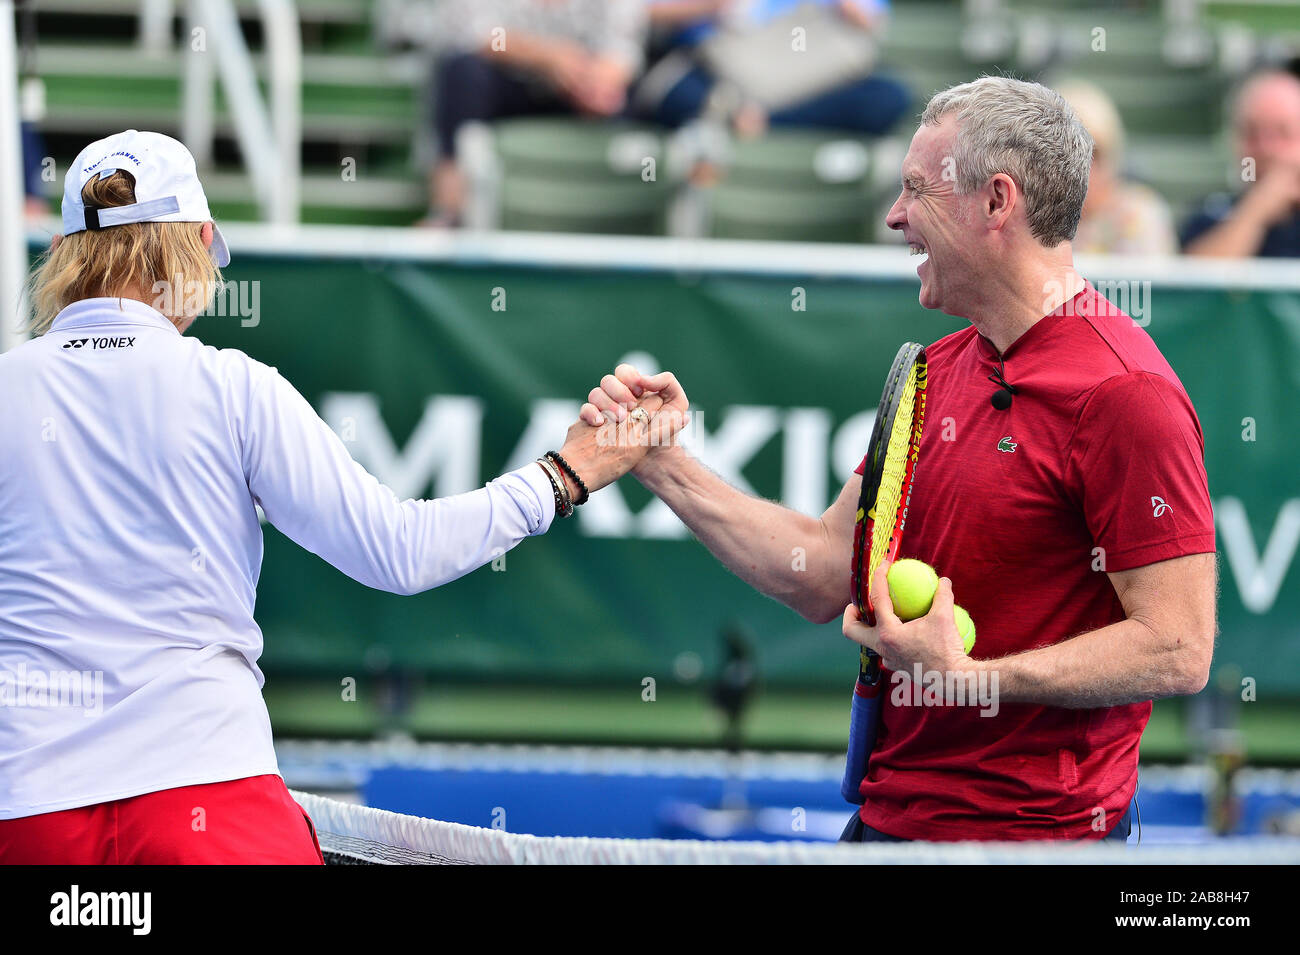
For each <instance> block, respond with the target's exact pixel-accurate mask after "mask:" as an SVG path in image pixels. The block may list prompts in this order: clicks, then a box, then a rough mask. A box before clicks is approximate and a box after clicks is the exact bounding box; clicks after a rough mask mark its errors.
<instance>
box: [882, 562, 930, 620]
mask: <svg viewBox="0 0 1300 955" xmlns="http://www.w3.org/2000/svg"><path fill="white" fill-rule="evenodd" d="M886 579H887V580H888V581H889V599H890V600H891V601H893V603H894V613H896V614H898V619H899V620H915V619H916V618H917V617H924V616H925V615H926V614H927V613H929V612H930V605H931V604H932V603H934V595H935V593H936V592H937V591H938V590H939V575H938V574H936V573H935V572H934V568H933V567H931V566H930V565H929V564H927V563H925V562H924V561H919V560H912V559H910V558H908V559H904V560H900V561H895V562H894V563H893V564H892V565H891V566H890V568H889V575H888V577H887V578H886Z"/></svg>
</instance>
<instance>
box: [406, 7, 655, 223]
mask: <svg viewBox="0 0 1300 955" xmlns="http://www.w3.org/2000/svg"><path fill="white" fill-rule="evenodd" d="M645 22H646V20H645V0H441V3H440V4H439V6H438V8H437V23H438V29H437V31H436V35H435V36H434V37H433V38H432V39H433V43H434V46H435V50H436V51H437V52H436V55H437V62H436V73H437V75H436V80H435V83H436V89H435V95H434V110H435V116H434V126H435V129H436V132H437V139H438V159H437V161H436V163H435V165H434V168H433V172H432V174H431V176H430V184H429V188H430V214H429V218H427V219H424V220H422V221H421V224H422V225H433V226H454V225H459V223H460V215H461V210H462V208H463V205H464V193H465V184H464V177H463V175H462V173H461V171H460V169H459V168H458V166H457V164H456V133H457V131H459V129H460V128H461V126H463V125H464V124H465V123H467V122H470V121H472V120H484V121H490V120H494V119H502V118H504V117H507V116H526V115H535V114H546V113H570V114H585V115H591V116H613V115H615V114H617V113H620V112H622V110H623V108H624V105H625V103H626V100H627V88H628V85H629V84H630V83H631V82H632V80H633V78H634V77H635V76H636V74H637V73H638V71H639V70H640V69H641V65H642V49H643V47H644V43H645Z"/></svg>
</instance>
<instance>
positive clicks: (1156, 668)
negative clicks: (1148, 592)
mask: <svg viewBox="0 0 1300 955" xmlns="http://www.w3.org/2000/svg"><path fill="white" fill-rule="evenodd" d="M1198 661H1199V648H1198V646H1197V645H1196V643H1195V641H1193V640H1192V638H1191V636H1190V635H1187V636H1169V635H1161V634H1158V633H1156V632H1155V631H1153V630H1152V629H1151V628H1150V627H1148V626H1147V625H1146V624H1144V623H1142V622H1140V621H1138V620H1133V619H1129V620H1121V621H1120V622H1119V623H1115V624H1111V625H1110V626H1109V627H1102V628H1101V629H1100V630H1094V631H1092V632H1091V633H1085V634H1081V635H1080V636H1077V637H1074V638H1072V639H1070V640H1063V641H1062V642H1060V643H1057V644H1053V645H1052V646H1050V647H1040V648H1039V649H1037V650H1027V651H1025V652H1024V653H1016V654H1012V655H1011V656H1007V657H1002V658H1000V659H997V660H981V661H978V664H977V665H978V667H979V669H981V670H985V671H989V672H996V673H997V679H998V699H999V700H1000V701H1001V702H1003V703H1039V704H1042V705H1044V706H1063V707H1068V708H1072V709H1091V708H1094V707H1103V706H1120V705H1122V704H1125V703H1141V702H1145V701H1147V700H1154V699H1160V698H1162V697H1167V696H1185V695H1188V694H1192V693H1197V692H1199V691H1200V690H1201V689H1202V688H1203V687H1204V685H1205V680H1204V676H1203V669H1204V668H1202V667H1201V666H1200V665H1199V662H1198Z"/></svg>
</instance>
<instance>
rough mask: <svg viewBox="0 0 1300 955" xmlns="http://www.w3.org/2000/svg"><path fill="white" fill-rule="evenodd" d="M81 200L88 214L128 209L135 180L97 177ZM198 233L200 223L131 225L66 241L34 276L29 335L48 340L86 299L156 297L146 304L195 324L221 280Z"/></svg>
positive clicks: (123, 174) (45, 257)
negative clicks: (57, 320)
mask: <svg viewBox="0 0 1300 955" xmlns="http://www.w3.org/2000/svg"><path fill="white" fill-rule="evenodd" d="M81 198H82V200H83V201H84V202H85V203H86V207H87V208H91V207H94V208H101V209H103V208H109V207H112V206H126V205H130V204H132V203H133V202H135V177H134V176H132V175H131V174H130V173H129V172H126V171H125V170H118V171H117V172H115V173H113V174H112V175H110V176H108V177H107V178H105V179H101V178H100V176H99V174H98V173H96V174H95V175H94V176H93V177H92V178H91V179H90V180H89V181H88V182H87V183H86V185H85V186H83V187H82V190H81ZM200 232H201V227H200V225H199V224H198V223H196V222H133V223H129V224H127V225H116V226H111V227H109V228H105V229H100V230H97V231H90V230H85V231H82V232H74V233H72V234H71V235H66V236H64V237H63V239H62V241H60V242H59V243H58V244H57V245H56V246H55V247H53V248H51V249H50V250H49V251H48V252H46V253H45V254H44V255H43V256H42V257H41V260H40V262H39V263H38V265H37V267H36V271H35V273H34V274H33V276H32V282H31V301H32V305H33V308H34V315H33V317H32V320H31V323H30V324H29V325H28V331H30V332H31V333H32V334H33V335H44V334H45V333H46V332H47V331H49V330H50V323H51V322H53V321H54V317H55V316H56V315H58V314H59V312H61V311H62V310H63V309H65V308H67V307H68V306H69V305H71V304H72V303H73V302H79V301H81V300H82V299H84V298H101V297H116V296H124V297H135V296H139V295H143V296H149V295H152V296H155V298H154V300H153V301H152V302H150V303H149V304H151V305H152V306H153V307H154V308H156V309H158V311H160V312H162V313H163V314H164V315H166V316H167V317H168V318H169V319H171V320H172V321H173V322H177V321H184V320H186V319H193V318H195V317H196V316H198V315H199V314H201V313H202V312H205V311H207V309H208V308H209V307H210V306H211V304H212V300H213V297H214V296H215V295H216V291H217V285H218V283H219V282H220V281H221V272H220V270H219V269H218V268H217V266H216V263H214V262H213V261H212V256H211V255H210V254H209V253H208V250H207V248H206V247H205V246H204V245H203V239H202V237H201V235H200Z"/></svg>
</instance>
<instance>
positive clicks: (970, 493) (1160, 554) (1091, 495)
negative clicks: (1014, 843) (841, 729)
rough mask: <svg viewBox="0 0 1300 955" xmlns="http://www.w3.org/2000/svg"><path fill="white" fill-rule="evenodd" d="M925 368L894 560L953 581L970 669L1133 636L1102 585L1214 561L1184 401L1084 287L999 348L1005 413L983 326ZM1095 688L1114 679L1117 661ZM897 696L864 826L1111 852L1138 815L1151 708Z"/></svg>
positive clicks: (1142, 337) (1158, 364)
mask: <svg viewBox="0 0 1300 955" xmlns="http://www.w3.org/2000/svg"><path fill="white" fill-rule="evenodd" d="M927 353H928V358H929V373H930V374H929V398H928V405H927V410H926V430H925V433H924V435H923V438H922V444H921V456H920V459H919V463H918V465H917V474H916V480H915V484H914V487H913V491H912V503H911V508H910V510H909V512H908V522H907V526H906V529H905V532H904V534H903V538H902V546H901V549H900V556H901V557H916V558H919V559H921V560H924V561H926V562H927V563H930V564H932V565H933V566H934V567H935V568H936V569H937V570H938V571H939V573H940V574H941V575H945V576H947V577H949V578H951V579H952V583H953V592H954V596H955V598H956V601H957V603H959V604H961V605H962V606H963V607H965V608H966V609H967V610H968V611H970V614H971V617H972V618H973V619H974V621H975V625H976V628H977V631H978V640H977V643H976V645H975V649H974V651H973V654H972V655H973V656H975V657H978V658H995V657H1000V656H1005V655H1007V654H1009V653H1015V652H1017V651H1022V650H1028V649H1031V648H1035V647H1043V646H1048V645H1051V644H1054V643H1058V642H1060V641H1062V640H1067V639H1069V638H1070V637H1073V636H1076V635H1078V634H1080V633H1086V632H1088V631H1091V630H1096V629H1099V628H1101V627H1105V626H1108V625H1110V624H1113V623H1116V622H1117V621H1120V620H1123V619H1124V610H1123V607H1122V606H1121V605H1120V602H1119V598H1118V597H1117V596H1116V594H1115V590H1114V588H1113V587H1112V586H1111V583H1110V580H1109V578H1108V577H1107V575H1106V571H1121V570H1129V569H1132V568H1135V567H1141V566H1144V565H1146V564H1152V563H1156V562H1157V561H1163V560H1169V559H1171V558H1174V557H1181V556H1184V555H1187V554H1201V553H1210V552H1213V551H1214V519H1213V514H1212V512H1211V508H1210V497H1209V491H1208V487H1207V482H1206V477H1205V466H1204V463H1203V462H1204V442H1203V439H1202V435H1201V428H1200V423H1199V422H1198V421H1197V418H1196V412H1195V410H1194V409H1193V408H1192V404H1191V401H1190V400H1189V399H1188V397H1187V393H1186V391H1184V389H1183V386H1182V383H1181V382H1179V380H1178V376H1177V375H1175V374H1174V372H1173V369H1171V368H1170V367H1169V364H1168V363H1167V362H1166V361H1165V360H1164V357H1163V356H1162V355H1161V354H1160V352H1159V350H1158V349H1157V348H1156V346H1155V343H1154V342H1152V340H1151V338H1150V336H1149V335H1147V333H1146V331H1145V330H1143V329H1142V328H1139V327H1138V326H1137V325H1136V324H1135V323H1134V321H1133V320H1132V319H1131V318H1129V317H1128V316H1127V315H1124V314H1123V313H1122V312H1119V311H1118V310H1117V309H1115V308H1114V307H1113V306H1111V305H1109V303H1108V302H1107V301H1106V299H1105V298H1104V297H1102V296H1101V295H1099V294H1098V293H1097V292H1096V291H1095V290H1094V289H1093V288H1092V287H1091V286H1088V287H1087V288H1085V289H1084V290H1083V291H1082V292H1080V293H1079V295H1078V296H1077V297H1076V298H1075V299H1073V301H1071V302H1069V303H1067V304H1066V305H1064V306H1062V307H1061V308H1060V309H1058V310H1057V311H1056V312H1054V313H1052V314H1051V315H1048V316H1047V317H1045V318H1043V319H1042V320H1040V321H1039V322H1038V323H1036V324H1035V325H1034V326H1033V327H1032V328H1030V329H1029V330H1028V331H1027V332H1025V333H1024V334H1023V335H1022V336H1021V337H1020V338H1019V339H1017V340H1016V341H1015V342H1014V343H1013V344H1012V345H1011V346H1010V347H1009V348H1008V349H1007V350H1006V352H1005V354H1004V355H1003V360H1004V362H1005V374H1006V379H1007V380H1008V381H1010V382H1011V383H1012V384H1014V385H1015V386H1016V388H1017V389H1019V393H1018V394H1017V395H1016V396H1015V398H1014V400H1013V401H1012V404H1011V407H1010V408H1009V409H1007V410H1005V411H998V410H996V409H995V408H993V407H992V405H991V404H990V402H989V398H990V396H991V395H992V393H993V392H994V391H995V390H996V386H995V385H993V384H992V383H990V382H989V380H988V376H989V374H990V373H992V372H993V371H996V370H997V367H998V366H997V355H996V351H995V349H994V347H993V345H992V343H991V342H989V341H988V339H986V338H984V337H983V336H981V335H979V334H978V333H977V332H976V331H975V329H974V328H973V327H971V328H966V329H964V330H962V331H959V332H957V333H955V334H952V335H949V336H947V337H946V338H943V339H941V340H939V341H938V342H936V343H934V344H933V345H931V346H930V347H929V348H928V349H927ZM1096 674H1097V680H1098V681H1099V682H1104V681H1105V680H1107V679H1109V677H1108V675H1107V661H1105V660H1098V661H1096ZM890 677H892V674H889V673H887V674H886V678H887V679H889V678H890ZM889 686H890V687H891V690H892V689H893V684H889ZM910 687H911V684H910V682H909V683H908V684H907V688H908V689H909V690H910ZM900 696H901V694H899V693H895V692H890V693H888V694H887V696H886V699H885V702H884V710H883V713H882V719H881V723H882V725H881V730H880V734H879V738H878V740H877V743H876V748H875V750H874V752H873V754H872V757H871V763H870V770H869V773H868V776H867V778H866V779H865V780H864V781H863V784H862V793H863V795H864V796H865V797H866V802H865V804H864V805H863V807H862V812H861V815H862V820H863V822H865V823H866V824H867V825H869V826H871V827H872V828H875V829H879V830H880V831H882V832H886V833H889V834H891V835H897V836H903V837H908V838H919V839H938V840H963V839H1084V838H1099V837H1100V836H1101V835H1103V834H1104V832H1105V831H1108V830H1109V829H1110V828H1113V826H1114V825H1115V823H1116V822H1118V821H1119V818H1120V816H1121V815H1122V814H1123V813H1124V811H1125V809H1126V808H1127V807H1128V804H1129V801H1130V800H1131V798H1132V796H1133V793H1134V789H1135V788H1136V786H1137V767H1138V741H1139V739H1140V738H1141V735H1142V730H1143V729H1144V728H1145V726H1146V723H1147V719H1148V718H1149V716H1150V714H1151V704H1150V703H1133V704H1129V705H1125V706H1113V707H1107V708H1103V709H1091V710H1081V709H1064V708H1060V707H1054V706H1037V705H1031V704H1025V703H1004V704H1001V705H1000V708H999V711H998V712H997V715H995V716H981V715H980V713H981V708H980V707H977V706H970V705H967V706H933V705H931V706H925V705H922V706H917V705H899V702H898V700H899V697H900ZM911 697H912V694H911V693H908V694H906V696H905V697H904V698H905V699H909V700H910V699H911ZM1099 808H1100V809H1103V810H1105V817H1104V819H1105V826H1104V829H1103V830H1102V831H1097V830H1095V829H1094V828H1093V820H1094V818H1096V817H1097V810H1098V809H1099Z"/></svg>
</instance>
